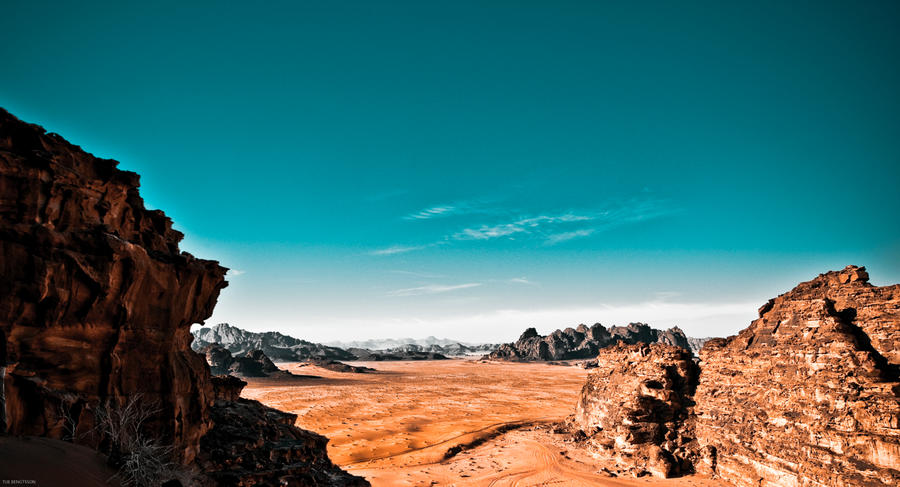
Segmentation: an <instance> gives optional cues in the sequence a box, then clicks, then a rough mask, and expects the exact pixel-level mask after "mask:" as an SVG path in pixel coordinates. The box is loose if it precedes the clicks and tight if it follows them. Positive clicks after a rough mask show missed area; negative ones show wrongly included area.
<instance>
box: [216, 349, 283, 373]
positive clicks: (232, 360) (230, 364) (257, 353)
mask: <svg viewBox="0 0 900 487" xmlns="http://www.w3.org/2000/svg"><path fill="white" fill-rule="evenodd" d="M203 351H204V353H206V361H207V363H209V370H210V372H211V373H212V374H213V375H225V374H231V375H236V376H238V377H271V376H273V375H287V376H290V375H291V373H290V372H288V371H286V370H281V369H279V368H278V366H277V365H275V364H274V363H273V362H272V361H271V360H270V359H269V357H267V356H266V354H264V353H263V352H262V350H250V351H249V352H247V353H245V354H243V355H239V356H237V357H235V356H233V355H232V354H231V352H229V351H228V349H226V348H225V347H223V346H221V345H218V344H215V345H208V346H207V347H206V349H205V350H203Z"/></svg>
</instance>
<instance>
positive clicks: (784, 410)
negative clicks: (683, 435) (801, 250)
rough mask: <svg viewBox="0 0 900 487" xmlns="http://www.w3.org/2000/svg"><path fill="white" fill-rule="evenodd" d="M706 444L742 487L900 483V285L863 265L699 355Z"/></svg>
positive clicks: (771, 310) (830, 277)
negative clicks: (876, 281)
mask: <svg viewBox="0 0 900 487" xmlns="http://www.w3.org/2000/svg"><path fill="white" fill-rule="evenodd" d="M700 357H701V364H700V365H701V368H702V373H701V375H700V383H699V386H698V388H697V392H696V395H695V397H694V399H695V402H696V406H695V412H696V415H697V417H696V433H697V438H698V440H699V442H700V443H702V444H705V445H708V446H710V447H713V448H715V451H716V465H715V471H716V474H718V475H719V476H720V477H721V478H723V479H725V480H728V481H730V482H732V483H734V484H736V485H739V486H784V485H797V486H807V485H809V486H814V485H827V486H859V485H872V486H881V485H885V486H887V485H891V486H894V485H900V383H898V373H897V372H898V366H900V285H893V286H887V287H875V286H872V285H871V284H869V283H868V274H867V273H866V271H865V268H862V267H853V266H851V267H847V268H846V269H844V270H842V271H839V272H829V273H827V274H822V275H820V276H819V277H817V278H816V279H813V280H812V281H809V282H804V283H802V284H800V285H798V286H797V287H796V288H794V289H793V290H792V291H790V292H788V293H786V294H783V295H781V296H779V297H777V298H775V299H773V300H770V301H769V302H768V303H767V304H766V305H764V306H763V307H762V308H761V309H760V317H759V319H757V320H756V321H754V322H753V323H752V324H751V325H750V327H749V328H747V329H745V330H743V331H742V332H741V333H740V334H739V335H737V336H734V337H731V338H729V339H724V340H723V339H716V340H712V341H710V342H709V343H707V344H706V345H705V347H704V348H703V350H702V351H701V353H700Z"/></svg>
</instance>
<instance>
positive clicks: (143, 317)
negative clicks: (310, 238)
mask: <svg viewBox="0 0 900 487" xmlns="http://www.w3.org/2000/svg"><path fill="white" fill-rule="evenodd" d="M116 166H117V162H116V161H113V160H108V159H99V158H95V157H93V156H91V155H90V154H88V153H86V152H84V151H82V150H81V149H80V148H79V147H76V146H73V145H71V144H69V143H68V142H66V141H65V140H64V139H63V138H62V137H60V136H59V135H56V134H48V133H46V132H45V131H44V130H43V129H42V128H41V127H39V126H36V125H31V124H27V123H24V122H21V121H19V120H18V119H16V118H15V117H13V116H12V115H10V114H9V113H7V112H6V111H4V110H2V109H0V350H3V351H4V353H3V354H2V355H3V356H0V358H5V360H4V363H3V364H2V365H6V368H5V370H4V369H3V368H2V367H0V376H2V377H0V378H2V386H3V387H2V389H0V390H2V391H3V392H4V394H0V411H2V415H0V416H2V417H0V419H3V421H2V423H3V424H2V425H0V426H3V430H2V431H0V434H11V435H34V436H44V437H50V438H57V439H59V438H63V437H68V438H70V439H73V440H74V441H77V442H79V443H83V444H85V445H87V446H91V447H94V448H100V449H103V448H106V446H105V445H108V444H109V438H105V437H104V434H103V433H102V429H101V428H96V427H95V426H96V419H97V418H98V417H100V415H98V412H99V411H100V410H106V411H110V410H115V409H116V408H121V407H123V406H124V405H126V404H133V403H134V401H135V400H136V399H140V400H141V401H146V402H147V403H149V404H152V405H153V407H154V412H153V413H152V415H151V416H150V417H148V419H147V421H145V422H143V423H142V424H143V427H142V434H145V435H147V436H148V437H152V438H154V440H155V441H158V442H162V443H163V444H167V445H172V446H173V447H174V451H175V455H176V460H178V461H180V462H181V463H183V464H187V465H192V464H196V463H197V462H198V461H200V460H199V459H200V458H201V457H202V458H205V459H206V460H204V462H205V463H204V464H205V465H208V466H210V468H209V469H206V472H207V473H209V474H210V475H215V473H216V468H220V467H221V468H223V469H224V468H226V466H228V465H230V464H227V465H226V464H224V463H216V462H215V461H213V460H210V459H215V458H224V457H221V456H219V455H217V454H210V452H209V451H208V449H206V450H205V449H204V445H207V446H209V445H211V444H212V443H218V444H226V443H225V442H226V441H227V440H228V435H229V434H232V433H234V430H235V428H236V427H235V426H234V425H229V423H228V422H229V421H231V420H237V421H242V420H240V419H239V418H238V419H236V418H235V417H234V415H231V414H226V413H225V412H223V411H226V412H227V410H228V408H229V407H230V406H229V405H230V404H239V405H240V406H234V407H240V408H243V409H244V412H243V413H242V414H243V415H245V416H248V417H249V416H253V415H257V416H259V415H263V416H266V417H267V418H268V417H270V416H272V415H274V413H271V412H270V411H271V410H269V409H268V408H265V407H264V406H262V405H258V404H257V405H252V404H248V403H247V402H245V401H239V402H233V401H225V400H224V399H233V398H235V397H236V395H234V394H230V395H229V393H226V392H224V391H223V392H222V395H219V394H218V393H216V392H215V390H214V385H215V383H214V382H213V381H212V380H211V376H210V371H209V367H208V366H207V364H206V361H205V360H204V358H203V357H202V356H201V355H199V354H197V353H195V352H193V351H192V350H191V348H190V344H191V340H192V336H191V333H190V326H191V325H192V324H194V323H200V322H202V321H203V320H204V319H206V318H207V317H208V316H210V315H211V314H212V310H213V307H214V305H215V303H216V299H217V297H218V294H219V291H220V290H221V289H222V288H224V287H225V285H226V283H225V280H224V276H225V271H226V269H225V268H223V267H221V266H220V265H218V263H216V262H214V261H208V260H201V259H197V258H195V257H193V256H192V255H190V254H188V253H186V252H181V251H180V250H179V248H178V244H179V242H180V240H181V238H182V234H181V233H179V232H178V231H176V230H174V229H172V222H171V220H169V218H168V217H166V216H165V214H163V213H162V212H161V211H158V210H148V209H146V208H145V207H144V204H143V201H142V199H141V197H140V195H139V193H138V180H139V178H138V175H137V174H135V173H132V172H127V171H121V170H119V169H117V167H116ZM223 385H224V384H223ZM233 386H234V385H233V384H232V391H233V390H234V387H233ZM217 397H218V398H219V402H217V401H216V399H217ZM220 402H221V404H220ZM214 404H215V405H214ZM223 408H224V409H223ZM257 422H258V421H257ZM287 423H288V422H287V421H283V422H282V423H280V425H279V426H278V427H277V429H278V430H279V433H278V434H277V435H274V436H273V435H268V436H266V437H267V438H269V437H272V438H276V439H277V440H278V441H279V445H280V446H279V448H288V449H291V451H292V452H293V451H295V450H294V449H296V452H297V453H291V455H292V456H291V457H290V459H291V462H294V463H296V462H295V460H298V458H299V457H303V458H302V461H303V462H304V464H305V465H306V466H307V467H308V469H309V471H310V472H311V473H310V474H309V475H311V476H312V478H320V477H323V476H325V477H327V476H330V475H334V476H342V475H345V474H343V473H342V472H341V471H340V470H338V469H337V468H336V467H335V466H334V465H332V464H331V462H330V461H328V458H327V455H326V453H325V447H324V441H325V440H324V439H323V438H321V437H318V436H317V435H313V434H312V433H308V432H303V431H302V430H299V429H296V428H293V427H292V426H290V425H289V424H287ZM267 427H268V426H267ZM210 435H214V438H215V441H210V439H209V437H210ZM201 438H205V439H204V440H203V441H201ZM280 451H281V450H275V449H273V450H272V451H271V452H270V453H271V455H269V456H268V457H267V458H269V459H270V460H266V458H263V456H262V455H261V456H259V458H254V461H258V462H259V464H258V466H257V468H258V470H260V471H264V472H266V475H268V477H267V482H271V483H276V482H277V479H278V477H279V476H281V475H282V473H284V475H293V474H294V473H295V472H297V470H296V469H294V468H293V467H291V466H290V465H293V463H291V464H288V463H285V462H283V461H282V460H280V458H281V457H278V458H276V457H277V455H276V453H277V452H280ZM231 454H232V458H238V457H239V456H240V453H239V452H237V451H232V452H231ZM282 467H284V468H282ZM228 468H229V469H230V467H228ZM260 475H261V474H258V473H255V474H254V476H253V477H252V478H253V479H257V478H260ZM248 478H249V477H248ZM295 478H301V477H295ZM336 478H337V477H336ZM201 480H202V479H201ZM301 483H302V481H298V482H294V485H299V484H301ZM324 483H327V482H320V483H319V484H314V485H322V484H324Z"/></svg>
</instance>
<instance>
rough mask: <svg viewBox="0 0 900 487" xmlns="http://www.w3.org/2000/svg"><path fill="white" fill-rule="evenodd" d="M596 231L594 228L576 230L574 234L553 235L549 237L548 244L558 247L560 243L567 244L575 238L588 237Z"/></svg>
mask: <svg viewBox="0 0 900 487" xmlns="http://www.w3.org/2000/svg"><path fill="white" fill-rule="evenodd" d="M595 231H596V230H595V229H593V228H582V229H581V230H575V231H572V232H562V233H551V234H550V235H547V240H546V243H547V245H556V244H558V243H560V242H566V241H568V240H572V239H575V238H579V237H588V236H590V235H591V234H593V233H594V232H595Z"/></svg>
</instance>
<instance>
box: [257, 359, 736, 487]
mask: <svg viewBox="0 0 900 487" xmlns="http://www.w3.org/2000/svg"><path fill="white" fill-rule="evenodd" d="M351 363H352V364H353V365H361V366H367V367H371V368H373V369H376V370H375V371H374V372H370V373H362V374H358V373H342V372H333V371H330V370H326V369H323V368H319V367H316V366H311V365H305V364H302V363H284V364H280V367H281V368H283V369H286V370H288V371H290V372H292V373H294V374H297V375H298V377H295V378H287V379H285V378H278V379H272V378H264V379H247V380H248V382H249V384H248V386H247V387H246V388H245V389H244V391H243V393H242V396H243V397H246V398H249V399H256V400H259V401H260V402H262V403H264V404H266V405H268V406H272V407H275V408H278V409H281V410H284V411H289V412H292V413H295V414H297V415H298V419H297V426H299V427H301V428H304V429H309V430H312V431H315V432H317V433H320V434H322V435H325V436H326V437H328V438H329V440H330V441H329V444H328V454H329V456H330V457H331V459H332V461H334V462H335V463H336V464H337V465H339V466H341V467H342V468H344V469H346V470H348V471H349V472H351V473H353V474H355V475H360V476H363V477H365V478H366V479H368V480H369V481H370V482H372V485H375V486H431V485H456V486H480V485H491V486H526V485H553V486H576V485H597V486H611V487H612V486H635V485H669V486H693V487H704V486H710V487H711V486H722V485H727V484H725V483H723V482H720V481H717V480H712V479H708V478H702V477H698V476H687V477H682V478H678V479H667V480H663V479H652V478H648V477H643V478H634V477H626V476H612V475H611V474H610V473H608V472H605V471H603V468H604V465H600V464H599V463H598V462H596V461H595V460H594V459H593V458H592V457H591V456H590V454H589V453H587V452H585V451H584V450H583V449H580V448H577V447H574V445H572V444H571V443H569V442H568V441H566V437H565V435H560V434H555V433H553V431H552V429H553V428H552V425H553V424H554V423H557V422H560V421H563V420H564V419H565V418H566V417H567V416H569V415H571V414H572V413H573V411H574V408H575V403H576V401H577V399H578V395H579V392H580V391H581V387H582V385H583V384H584V382H585V379H586V377H587V374H588V371H587V370H584V369H582V368H580V367H575V366H566V365H553V364H547V363H510V362H485V361H480V360H474V359H455V360H434V361H414V362H412V361H411V362H351ZM309 376H315V377H309Z"/></svg>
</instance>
